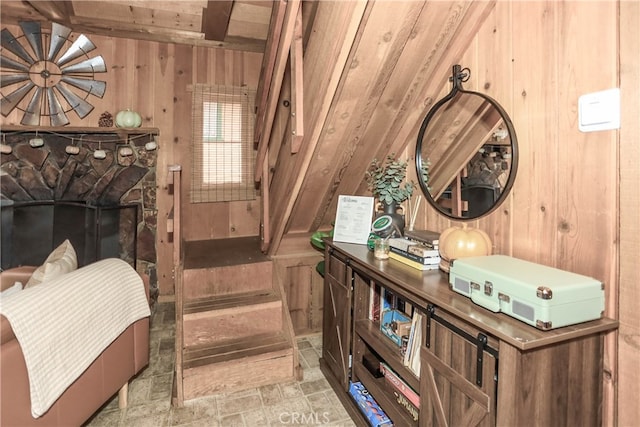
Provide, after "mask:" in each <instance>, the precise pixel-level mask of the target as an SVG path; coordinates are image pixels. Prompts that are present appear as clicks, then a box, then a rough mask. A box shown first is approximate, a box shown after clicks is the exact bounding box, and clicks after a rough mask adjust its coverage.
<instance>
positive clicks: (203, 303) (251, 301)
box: [183, 290, 280, 315]
mask: <svg viewBox="0 0 640 427" xmlns="http://www.w3.org/2000/svg"><path fill="white" fill-rule="evenodd" d="M279 300H280V296H278V295H277V294H275V293H274V292H273V291H271V290H257V291H251V292H241V293H233V294H224V295H215V296H209V297H204V298H196V299H192V300H190V301H186V302H185V303H184V310H183V313H184V314H185V315H187V314H194V313H201V312H205V311H212V310H222V309H227V308H233V307H240V306H248V305H256V304H264V303H269V302H274V301H279Z"/></svg>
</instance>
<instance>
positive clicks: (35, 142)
mask: <svg viewBox="0 0 640 427" xmlns="http://www.w3.org/2000/svg"><path fill="white" fill-rule="evenodd" d="M29 145H30V146H32V147H33V148H38V147H42V146H43V145H44V139H42V138H40V137H39V136H38V131H36V136H34V137H33V138H31V139H30V140H29Z"/></svg>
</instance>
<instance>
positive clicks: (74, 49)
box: [56, 34, 96, 67]
mask: <svg viewBox="0 0 640 427" xmlns="http://www.w3.org/2000/svg"><path fill="white" fill-rule="evenodd" d="M95 48H96V45H94V44H93V43H92V42H91V40H89V39H88V38H87V36H85V35H84V34H80V36H79V37H78V38H77V39H76V41H74V42H73V44H72V45H71V47H70V48H69V49H67V51H66V52H65V53H64V55H62V56H61V57H60V59H58V60H57V61H56V64H58V67H62V66H63V65H64V64H66V63H68V62H69V61H73V60H74V59H76V58H79V57H81V56H82V55H86V54H87V53H89V52H91V51H92V50H94V49H95Z"/></svg>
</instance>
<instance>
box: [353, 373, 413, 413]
mask: <svg viewBox="0 0 640 427" xmlns="http://www.w3.org/2000/svg"><path fill="white" fill-rule="evenodd" d="M353 370H354V374H355V375H356V376H357V377H358V379H359V380H360V382H361V383H362V384H363V385H364V386H365V388H366V389H367V391H368V392H369V394H370V395H371V396H373V398H374V399H375V400H376V402H378V405H380V407H381V408H382V410H383V411H384V412H385V413H386V414H387V416H388V417H389V418H390V419H391V421H393V424H394V425H396V426H417V425H418V421H415V420H414V419H413V417H412V416H411V415H410V414H409V413H408V412H407V411H405V410H404V409H403V408H401V407H400V404H399V403H398V402H397V401H396V397H395V396H394V394H393V389H392V388H391V387H390V386H389V385H388V384H387V383H386V380H385V379H384V377H382V378H374V376H373V375H371V373H369V371H368V370H367V368H365V367H364V365H363V364H362V363H360V362H354V364H353Z"/></svg>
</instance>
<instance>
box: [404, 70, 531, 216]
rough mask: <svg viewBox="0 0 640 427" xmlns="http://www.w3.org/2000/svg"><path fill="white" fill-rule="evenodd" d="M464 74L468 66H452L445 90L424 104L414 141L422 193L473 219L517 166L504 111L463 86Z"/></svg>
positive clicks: (501, 193)
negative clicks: (448, 89) (430, 104)
mask: <svg viewBox="0 0 640 427" xmlns="http://www.w3.org/2000/svg"><path fill="white" fill-rule="evenodd" d="M469 75H470V71H469V69H467V68H465V69H462V68H461V67H460V65H455V66H454V67H453V75H452V77H450V79H449V80H450V81H451V82H452V83H453V87H452V89H451V92H449V94H448V95H447V96H445V97H444V98H442V99H441V100H439V101H438V102H437V103H436V104H435V105H434V106H433V107H432V108H431V110H429V112H428V113H427V115H426V117H425V118H424V120H423V121H422V125H421V126H420V131H419V132H418V140H417V143H416V156H415V159H416V160H415V162H416V171H417V176H418V183H419V184H420V187H421V188H422V191H423V192H424V194H425V197H426V198H427V200H428V201H429V203H430V204H431V205H432V206H433V207H434V208H436V209H437V210H438V211H439V212H440V213H442V214H443V215H446V216H447V217H449V218H452V219H456V220H472V219H477V218H480V217H482V216H484V215H487V214H488V213H490V212H491V211H493V210H494V209H496V208H497V207H498V206H499V205H500V204H501V203H502V202H503V201H504V199H505V198H506V197H507V195H508V193H509V190H510V189H511V187H512V185H513V181H514V180H515V176H516V171H517V168H518V140H517V137H516V132H515V129H514V128H513V124H512V123H511V119H510V118H509V115H508V114H507V113H506V112H505V110H504V108H502V106H501V105H500V104H498V102H497V101H496V100H494V99H493V98H491V97H489V96H487V95H485V94H482V93H479V92H474V91H468V90H464V89H463V88H462V83H463V82H465V81H467V80H468V79H469ZM425 167H428V178H427V179H425V177H424V175H423V173H422V172H423V170H424V168H425Z"/></svg>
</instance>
